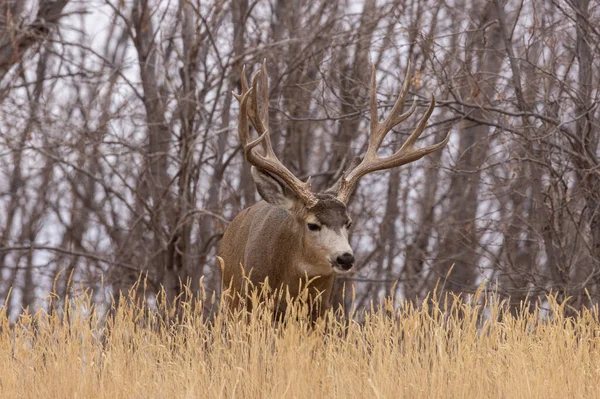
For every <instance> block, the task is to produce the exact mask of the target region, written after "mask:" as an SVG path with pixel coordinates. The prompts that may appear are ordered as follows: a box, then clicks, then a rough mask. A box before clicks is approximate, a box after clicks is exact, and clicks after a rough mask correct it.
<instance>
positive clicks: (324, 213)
mask: <svg viewBox="0 0 600 399" xmlns="http://www.w3.org/2000/svg"><path fill="white" fill-rule="evenodd" d="M410 73H411V66H410V62H409V63H408V67H407V76H410ZM251 82H252V85H251V86H249V85H248V81H247V78H246V68H245V66H244V67H243V68H242V75H241V93H240V94H237V93H233V94H234V97H235V98H236V99H237V101H238V102H239V106H240V111H239V117H238V131H237V134H238V136H239V140H240V142H241V148H242V150H243V154H244V157H245V159H246V161H247V162H248V163H249V164H250V165H251V175H252V179H253V180H254V183H255V185H256V189H257V191H258V193H259V195H260V197H261V198H262V200H261V201H259V202H257V203H255V204H254V205H252V206H250V207H248V208H246V209H244V210H242V211H241V212H240V213H238V214H237V216H235V218H234V219H233V220H232V221H231V222H230V223H229V225H228V226H227V228H226V229H225V231H224V233H223V236H222V239H221V244H220V248H219V251H218V257H219V261H220V263H221V271H222V285H223V289H224V290H226V292H228V297H229V304H230V305H229V306H230V307H231V309H235V308H236V307H237V306H238V304H239V301H240V298H241V296H243V295H242V294H241V293H242V292H243V291H244V287H246V289H247V287H248V286H247V285H245V284H247V283H248V282H249V283H251V285H252V286H256V287H258V286H259V285H260V284H264V282H268V285H269V286H270V287H274V288H277V289H283V290H287V294H288V295H287V297H288V298H295V297H296V296H297V295H299V291H300V290H301V287H302V283H303V282H304V284H305V285H306V283H307V282H310V287H311V288H310V290H311V297H312V298H317V297H318V298H319V302H320V304H319V306H318V307H315V309H314V310H313V311H312V312H313V314H312V316H311V317H312V318H313V319H314V318H318V317H319V316H322V315H323V314H324V313H325V312H326V311H327V310H328V309H330V307H331V299H332V293H333V288H334V283H335V280H336V276H339V275H343V274H346V273H349V272H350V271H351V269H352V268H353V266H354V263H355V257H354V252H353V251H352V248H351V246H350V243H349V234H350V230H351V227H352V220H351V218H350V216H349V214H348V208H347V206H348V202H349V200H350V198H351V196H352V194H353V193H354V191H355V189H356V187H357V184H358V182H359V180H360V179H361V178H362V177H364V176H365V175H367V174H369V173H372V172H376V171H380V170H385V169H390V168H395V167H399V166H402V165H405V164H408V163H411V162H414V161H416V160H418V159H420V158H422V157H424V156H425V155H427V154H431V153H432V152H434V151H438V150H440V149H442V148H443V147H444V146H445V145H446V144H447V143H448V140H449V138H450V132H448V134H447V135H446V136H445V138H444V139H443V140H442V141H441V142H439V143H437V144H434V145H431V146H427V147H423V148H415V143H416V141H417V140H418V139H419V137H420V136H421V133H422V132H423V131H424V130H425V128H426V126H427V122H428V120H429V117H430V116H431V114H432V113H433V110H434V108H435V96H434V95H433V94H432V95H431V101H430V102H429V106H428V107H427V109H426V111H425V113H424V115H423V116H422V117H421V119H420V121H419V122H418V123H417V125H416V127H415V128H414V130H413V131H412V133H410V135H409V136H408V138H407V139H406V141H405V142H404V143H403V145H402V146H401V147H400V149H399V150H398V151H396V152H395V153H394V154H392V155H390V156H387V157H383V158H382V157H379V156H378V155H377V151H378V149H379V147H380V145H381V143H382V142H383V140H384V138H385V137H386V135H387V134H388V133H389V132H390V130H392V129H393V128H394V127H395V126H397V125H398V124H400V123H401V122H403V121H404V120H406V119H407V118H408V117H410V116H411V115H412V114H413V113H414V112H415V110H416V108H417V101H416V98H415V99H414V100H413V102H412V105H411V106H410V108H409V109H408V110H407V111H406V112H404V113H400V112H401V111H402V109H403V107H404V103H405V100H406V97H407V94H408V91H409V86H410V79H407V78H405V80H404V83H403V85H402V88H401V90H400V93H399V95H398V98H397V100H396V102H395V103H394V105H393V107H392V110H391V111H390V113H389V115H388V117H387V118H385V120H383V121H382V122H380V121H379V115H378V109H377V99H376V94H377V87H376V68H375V66H374V65H372V72H371V79H370V117H371V120H370V134H369V136H368V141H367V150H366V153H365V154H364V156H363V157H362V159H361V158H359V157H356V158H355V159H354V160H353V161H352V162H351V164H350V166H349V168H348V170H347V171H344V172H342V173H341V176H340V177H339V179H338V180H337V182H336V183H335V184H334V185H333V186H331V187H330V188H328V189H327V190H325V191H323V192H313V191H312V190H311V179H310V177H309V178H308V179H307V180H306V181H302V180H301V179H299V178H298V177H296V176H295V175H294V174H293V173H292V172H290V170H289V169H288V168H286V167H285V166H284V165H283V163H282V162H281V161H280V160H279V158H278V157H277V156H276V154H275V151H274V150H273V146H272V144H271V137H270V130H269V118H268V107H269V99H268V92H269V91H268V76H267V69H266V61H265V62H263V64H262V68H261V69H259V70H258V71H257V72H256V73H255V74H254V75H253V77H252V79H251ZM259 89H260V90H259ZM249 122H250V124H252V126H253V127H254V130H255V131H256V133H257V134H258V137H257V138H256V139H252V137H251V136H250V133H249V126H248V125H249ZM259 146H260V147H261V148H262V151H259V148H258V147H259ZM246 295H247V294H246ZM242 300H243V299H242ZM247 306H250V305H247ZM285 307H286V304H285V303H282V304H281V309H280V311H281V312H282V313H284V312H285Z"/></svg>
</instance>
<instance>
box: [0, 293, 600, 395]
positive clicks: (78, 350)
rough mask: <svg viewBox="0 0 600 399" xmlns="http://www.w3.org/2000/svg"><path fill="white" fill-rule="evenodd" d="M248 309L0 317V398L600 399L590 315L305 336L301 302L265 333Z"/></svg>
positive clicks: (557, 309)
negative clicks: (206, 315) (206, 316)
mask: <svg viewBox="0 0 600 399" xmlns="http://www.w3.org/2000/svg"><path fill="white" fill-rule="evenodd" d="M253 298H254V299H253V300H254V301H255V303H254V304H253V305H254V310H253V312H252V313H251V314H245V312H244V311H241V310H240V311H239V312H237V313H236V314H234V315H231V314H229V313H228V312H227V311H225V310H223V309H218V310H217V311H216V312H215V316H214V318H211V320H205V319H204V318H203V316H202V314H203V307H204V306H206V305H207V303H205V302H202V301H200V300H186V299H183V298H180V299H179V300H178V301H177V303H176V304H174V305H172V306H170V307H168V308H167V307H164V306H161V305H160V303H162V301H161V298H160V297H159V298H157V300H156V303H157V304H158V305H157V306H156V307H154V308H152V309H150V308H148V306H147V305H144V304H143V303H145V302H144V301H139V300H137V299H136V298H135V295H132V296H131V297H125V298H122V299H121V300H120V301H119V304H118V305H115V307H114V308H113V309H112V311H110V312H108V315H106V316H102V317H101V316H100V315H99V313H100V312H99V311H98V310H97V309H96V307H95V306H94V305H93V302H92V299H91V297H90V295H88V294H85V293H84V294H81V295H78V296H77V297H76V298H70V299H67V300H66V301H65V303H66V305H64V306H63V308H62V311H61V312H53V313H51V314H49V313H48V312H45V311H41V310H40V311H38V312H37V313H35V314H27V313H25V314H23V315H22V316H20V317H19V318H18V320H16V321H14V322H13V323H11V322H10V321H9V319H8V317H7V312H6V309H3V310H2V311H0V328H1V332H0V397H1V398H205V397H210V398H338V397H339V398H577V397H590V398H597V397H599V396H600V323H599V319H598V310H597V309H587V310H583V311H581V312H579V313H578V314H577V315H576V316H571V317H567V316H565V305H564V304H559V303H557V302H556V300H554V299H553V298H548V302H547V304H548V307H549V309H547V310H545V311H544V312H543V313H544V317H542V316H541V312H540V310H539V308H538V307H535V306H534V307H531V308H527V309H528V310H523V311H522V312H520V314H519V315H518V316H513V315H512V314H511V313H510V312H509V310H508V308H507V306H506V305H505V304H504V303H503V302H499V301H496V300H495V299H494V296H488V295H484V294H482V293H479V294H478V295H477V297H476V298H475V299H474V300H473V301H471V302H470V303H469V304H467V303H462V302H460V301H458V300H453V301H436V300H428V301H426V302H425V303H424V305H423V306H422V307H419V308H418V309H417V308H414V307H412V306H410V305H407V304H404V305H403V306H399V307H398V306H393V302H394V301H393V300H391V299H389V300H387V301H385V302H383V303H382V304H379V305H373V306H371V308H370V309H368V310H365V311H361V312H355V313H354V314H353V315H352V316H353V320H356V319H360V320H361V321H360V322H357V321H353V320H350V319H349V318H346V317H344V316H343V313H341V312H338V313H337V314H336V315H335V317H334V314H333V312H332V313H330V314H329V317H328V318H327V320H325V319H320V320H319V321H317V322H316V323H315V324H314V325H311V323H310V322H309V321H308V319H307V317H306V315H307V313H308V311H307V308H306V306H305V305H303V304H302V303H296V304H294V306H291V310H290V311H289V312H288V313H287V314H286V320H285V322H284V323H274V322H273V321H272V309H273V305H274V302H273V301H266V302H261V301H259V300H258V296H254V297H253ZM207 302H208V305H210V304H211V301H210V300H209V301H207ZM139 303H142V304H141V305H139ZM445 303H451V305H445Z"/></svg>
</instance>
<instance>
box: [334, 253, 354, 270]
mask: <svg viewBox="0 0 600 399" xmlns="http://www.w3.org/2000/svg"><path fill="white" fill-rule="evenodd" d="M335 262H336V263H337V264H338V266H340V267H341V268H342V269H344V270H350V269H351V268H352V266H353V265H354V255H352V254H351V253H349V252H344V253H343V254H341V255H340V256H338V257H337V258H336V259H335Z"/></svg>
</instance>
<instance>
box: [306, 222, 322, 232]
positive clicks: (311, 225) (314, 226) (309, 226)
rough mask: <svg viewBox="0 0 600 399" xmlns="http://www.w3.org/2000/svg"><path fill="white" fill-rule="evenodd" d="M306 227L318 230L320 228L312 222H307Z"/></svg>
mask: <svg viewBox="0 0 600 399" xmlns="http://www.w3.org/2000/svg"><path fill="white" fill-rule="evenodd" d="M307 226H308V229H309V230H310V231H319V230H321V226H319V225H318V224H314V223H308V225H307Z"/></svg>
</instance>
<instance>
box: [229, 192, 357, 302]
mask: <svg viewBox="0 0 600 399" xmlns="http://www.w3.org/2000/svg"><path fill="white" fill-rule="evenodd" d="M318 198H319V202H318V203H317V204H316V205H315V206H314V207H313V208H311V209H310V210H307V209H306V208H304V207H298V209H294V210H292V211H291V212H287V211H286V210H284V209H282V208H280V207H278V206H275V205H271V204H269V203H267V202H265V201H260V202H258V203H257V204H255V205H253V206H251V207H250V208H247V209H245V210H244V211H242V212H240V213H239V214H238V215H237V216H236V217H235V218H234V219H233V221H232V222H231V223H230V224H229V226H228V227H227V229H226V230H225V234H224V235H223V239H222V241H221V247H220V249H219V256H220V257H221V258H222V259H223V262H224V269H223V285H224V287H225V288H227V287H229V285H231V288H232V290H233V292H232V293H231V294H233V296H234V297H235V296H236V295H237V293H241V292H242V291H243V286H244V278H243V274H245V276H247V277H248V276H249V280H250V281H251V283H252V285H253V286H259V285H260V284H261V283H263V282H264V281H265V279H266V278H268V281H269V286H270V287H271V288H277V289H280V288H286V287H287V289H289V291H290V294H291V295H292V297H295V296H297V295H298V288H299V286H300V284H301V282H302V286H305V282H306V277H308V278H309V279H313V278H315V279H314V281H313V282H312V283H311V285H310V287H311V292H312V293H315V292H316V291H318V292H321V293H322V296H321V301H322V302H321V311H320V312H319V313H320V314H322V313H323V311H325V310H326V309H328V308H329V307H330V301H331V294H332V289H333V284H334V282H335V274H334V272H333V269H332V268H331V266H330V265H329V264H327V265H324V264H323V259H324V257H325V256H324V254H323V253H320V252H319V251H320V249H319V248H318V246H316V245H315V244H314V243H312V242H311V239H310V234H308V233H307V231H306V220H307V219H308V218H309V217H315V218H316V219H317V220H318V221H319V222H320V223H322V224H323V225H324V226H328V227H329V228H331V229H334V230H339V229H341V228H342V227H343V226H344V225H345V224H346V223H348V222H349V217H348V215H347V213H346V205H345V204H343V203H341V202H340V201H337V200H336V199H335V198H334V197H333V196H331V195H327V194H318ZM302 263H308V264H321V265H322V266H323V267H322V269H321V270H322V271H323V272H322V273H320V274H319V275H306V273H305V272H304V271H302V270H301V269H300V268H299V265H300V264H302ZM240 264H241V266H240ZM242 268H243V272H242ZM242 273H243V274H242ZM315 290H316V291H315ZM230 304H231V306H232V307H235V306H237V304H238V301H237V300H236V299H234V300H231V302H230Z"/></svg>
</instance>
